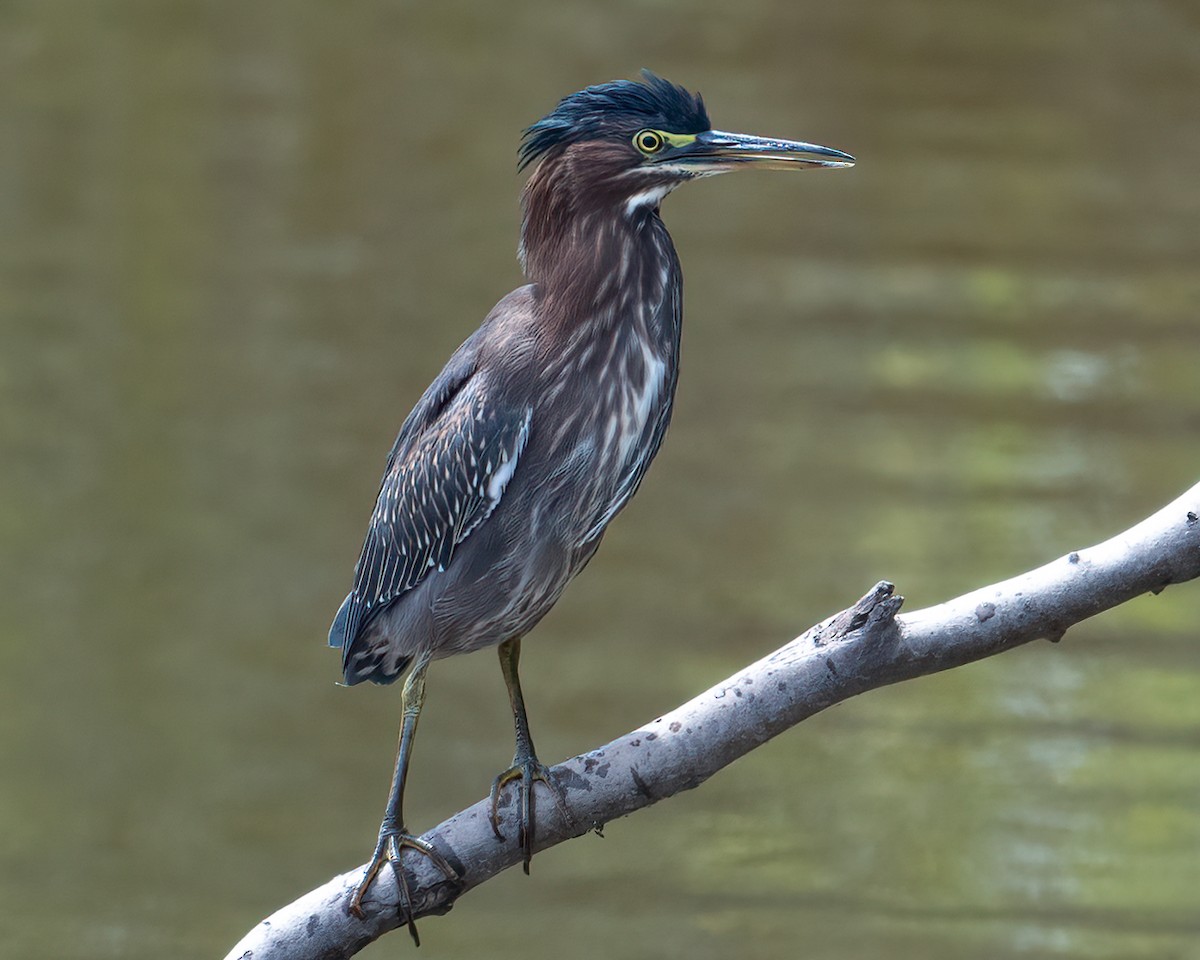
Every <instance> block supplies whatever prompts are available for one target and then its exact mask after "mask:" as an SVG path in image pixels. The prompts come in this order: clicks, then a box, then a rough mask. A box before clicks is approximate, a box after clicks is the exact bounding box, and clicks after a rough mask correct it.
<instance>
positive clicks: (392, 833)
mask: <svg viewBox="0 0 1200 960" xmlns="http://www.w3.org/2000/svg"><path fill="white" fill-rule="evenodd" d="M405 847H408V848H409V849H410V850H416V851H417V852H418V853H421V854H423V855H424V856H426V857H428V858H429V860H430V861H431V862H432V863H433V865H434V866H435V867H437V868H438V869H439V870H441V871H442V873H444V874H445V875H446V879H447V880H457V879H458V873H457V871H456V870H455V869H454V868H453V867H452V866H450V864H449V863H447V862H446V858H445V857H443V856H442V855H441V854H440V853H438V852H437V851H436V850H435V849H434V848H433V846H432V845H431V844H429V843H428V842H427V841H425V840H422V839H421V838H420V837H417V836H414V835H413V834H411V833H409V832H408V831H407V830H404V829H403V828H401V829H399V830H385V831H382V832H381V833H380V834H379V840H378V841H377V842H376V844H375V852H374V853H373V854H371V862H370V863H369V864H368V865H367V871H366V873H364V874H363V878H362V880H360V881H359V884H358V886H357V887H355V888H354V893H353V894H352V895H351V897H350V903H349V906H348V907H347V909H348V910H349V911H350V912H351V913H352V914H354V915H355V916H356V917H358V918H359V919H360V920H361V919H363V917H364V913H363V906H362V905H363V897H365V896H366V893H367V891H368V890H369V889H370V888H371V884H372V883H374V882H375V878H376V877H377V876H378V875H379V871H380V870H381V869H382V868H383V865H384V864H385V863H390V864H391V865H392V873H393V874H394V875H395V877H396V887H397V889H398V890H399V891H400V902H399V904H398V906H399V908H400V914H401V918H402V919H403V921H404V922H405V924H407V925H408V932H409V934H410V935H411V936H412V938H413V943H415V944H416V945H417V946H418V947H419V946H420V945H421V938H420V936H419V935H418V934H417V921H416V918H415V917H414V916H413V909H412V895H411V894H410V893H409V890H408V879H407V878H406V877H405V875H404V868H403V866H402V865H401V863H400V856H401V854H402V853H403V851H404V848H405Z"/></svg>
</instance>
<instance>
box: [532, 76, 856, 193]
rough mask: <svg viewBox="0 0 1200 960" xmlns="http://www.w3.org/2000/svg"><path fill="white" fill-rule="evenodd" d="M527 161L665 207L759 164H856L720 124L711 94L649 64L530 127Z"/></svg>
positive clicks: (568, 101) (593, 187) (579, 183)
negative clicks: (696, 182)
mask: <svg viewBox="0 0 1200 960" xmlns="http://www.w3.org/2000/svg"><path fill="white" fill-rule="evenodd" d="M519 157H520V166H521V167H522V168H524V167H526V166H528V165H530V164H537V165H538V167H539V168H545V167H554V166H563V167H569V168H570V170H571V179H572V180H573V181H575V183H576V187H577V188H578V189H580V190H584V189H586V190H588V191H589V192H591V193H592V194H593V195H599V196H603V197H604V198H605V199H607V200H608V201H609V202H610V203H617V204H623V205H624V206H625V207H626V209H627V210H628V211H630V212H632V211H633V210H635V209H637V208H639V207H651V208H653V207H657V206H658V204H659V202H660V201H661V200H662V198H663V197H664V196H666V194H667V193H669V192H670V191H671V190H673V189H674V188H675V187H677V186H678V185H679V184H681V183H684V182H686V181H688V180H693V179H696V178H697V177H708V176H712V175H713V174H717V173H727V172H729V171H731V170H743V169H749V168H753V167H759V168H765V169H772V170H802V169H806V168H821V167H850V166H853V165H854V158H853V157H852V156H850V155H849V154H848V153H843V152H842V151H840V150H834V149H832V148H830V147H822V146H819V145H817V144H815V143H801V142H799V141H795V140H775V139H769V138H766V137H755V136H748V135H746V134H741V133H725V132H723V131H720V130H714V129H712V124H711V123H710V122H709V119H708V111H707V110H705V108H704V101H703V100H702V99H701V98H700V96H699V95H698V94H693V93H690V92H688V91H687V90H685V89H683V87H679V86H676V85H675V84H673V83H671V82H670V81H668V80H664V79H663V78H661V77H657V76H655V75H654V74H653V73H651V72H650V71H648V70H643V71H642V81H641V82H640V83H638V82H636V81H632V80H615V81H613V82H611V83H602V84H598V85H596V86H592V87H588V88H587V89H585V90H580V91H579V92H578V93H573V94H571V95H570V96H567V97H564V98H563V99H562V100H561V101H560V102H559V104H558V106H557V107H556V108H555V109H554V110H553V111H552V112H551V113H550V114H549V115H547V116H546V117H544V118H542V119H541V120H539V121H538V122H537V123H535V124H533V125H532V126H530V127H529V128H528V129H526V130H525V135H524V138H523V140H522V142H521V149H520V154H519Z"/></svg>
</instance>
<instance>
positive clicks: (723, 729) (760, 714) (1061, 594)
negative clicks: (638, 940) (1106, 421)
mask: <svg viewBox="0 0 1200 960" xmlns="http://www.w3.org/2000/svg"><path fill="white" fill-rule="evenodd" d="M1196 577H1200V484H1197V485H1196V486H1194V487H1192V489H1190V490H1189V491H1187V493H1185V494H1184V495H1183V496H1181V497H1179V498H1178V499H1177V500H1175V501H1174V502H1172V503H1170V504H1168V505H1167V506H1166V507H1164V508H1163V509H1162V510H1160V511H1159V512H1157V513H1156V514H1154V515H1153V516H1151V517H1149V518H1148V519H1146V520H1144V521H1142V522H1141V523H1139V524H1138V525H1137V526H1135V527H1132V528H1131V529H1129V530H1126V531H1125V532H1124V533H1121V534H1118V535H1117V536H1115V537H1113V538H1112V539H1110V540H1106V541H1105V542H1104V543H1101V544H1098V545H1097V546H1094V547H1091V548H1089V549H1086V550H1079V551H1076V552H1073V553H1070V554H1068V555H1067V556H1065V557H1062V558H1060V559H1058V560H1055V561H1053V562H1052V563H1048V564H1046V565H1045V566H1044V567H1039V568H1038V569H1036V570H1032V571H1030V572H1028V573H1024V574H1022V575H1020V576H1018V577H1014V578H1012V579H1011V580H1006V581H1004V582H1003V583H998V584H995V585H993V586H989V587H984V588H982V589H980V590H976V591H974V592H972V593H968V594H966V595H964V596H961V597H958V598H957V599H955V600H951V601H949V602H947V603H943V604H940V605H938V606H936V607H929V608H928V609H925V610H918V611H917V612H915V613H909V614H905V615H903V616H897V613H898V611H899V609H900V604H901V602H902V598H900V597H898V596H895V595H894V594H893V589H892V585H891V584H889V583H880V584H878V585H877V586H876V587H875V588H874V589H873V590H871V592H870V593H868V594H867V595H866V596H865V597H863V598H862V599H861V600H859V601H858V603H856V604H855V605H854V606H853V607H851V608H850V609H848V610H844V611H842V612H841V613H839V614H837V615H836V616H833V617H831V618H829V619H828V620H826V621H824V622H823V623H820V624H818V625H817V626H815V627H813V628H812V629H810V630H808V631H807V632H806V633H804V634H803V635H802V636H800V637H797V638H796V639H795V640H793V641H792V642H791V643H788V644H787V645H785V646H783V647H781V648H780V649H779V650H776V651H775V652H774V653H772V654H770V655H769V656H767V657H765V658H764V659H762V660H760V661H758V662H757V663H755V664H752V665H751V666H749V667H747V668H746V669H744V670H742V671H741V672H739V673H737V674H735V675H734V676H732V677H730V678H729V679H727V680H724V681H722V682H721V683H719V684H718V685H717V686H715V687H713V688H712V689H710V690H707V691H706V692H704V693H702V694H700V696H698V697H696V698H695V699H693V700H691V701H689V702H688V703H685V704H684V705H683V706H681V707H679V708H677V709H675V710H673V711H672V712H671V713H668V714H666V715H664V716H662V717H659V718H658V719H657V720H654V721H653V722H651V723H648V724H646V725H645V726H643V727H641V728H639V729H637V730H634V731H633V732H632V733H629V734H627V735H625V736H623V737H620V738H618V739H616V740H614V741H612V742H611V743H609V744H606V745H605V746H603V747H600V748H599V749H597V750H593V751H591V752H590V753H586V754H583V755H581V756H578V757H574V758H573V759H571V760H567V761H566V762H564V763H561V764H559V765H558V766H557V767H555V768H554V770H553V775H554V778H555V780H556V781H557V782H558V783H559V784H561V785H562V786H563V787H564V789H565V792H566V796H567V802H568V806H569V808H570V812H571V814H572V816H573V817H574V819H575V824H567V823H564V822H563V821H562V819H561V817H560V816H559V814H558V812H557V811H556V810H555V806H554V804H552V803H549V802H544V803H543V804H542V805H541V806H540V807H539V814H538V836H537V849H545V848H546V847H550V846H553V845H554V844H557V843H561V842H562V841H563V840H567V839H569V838H571V837H574V836H579V835H581V834H583V833H586V832H587V831H588V830H589V829H591V828H592V827H595V826H598V825H601V824H603V823H606V822H607V821H610V820H613V819H616V818H617V817H622V816H625V815H626V814H628V813H632V812H633V811H634V810H638V809H640V808H642V807H646V806H649V805H650V804H652V803H655V802H656V801H658V800H662V799H665V798H666V797H670V796H673V795H674V794H676V793H679V792H680V791H681V790H687V789H690V788H692V787H695V786H698V785H699V784H701V783H703V782H704V781H705V780H707V779H708V778H709V777H710V776H712V775H713V774H714V773H716V772H717V771H718V770H720V769H721V768H722V767H725V766H727V765H728V764H730V763H732V762H733V761H734V760H736V759H737V758H738V757H740V756H742V755H744V754H746V753H748V752H749V751H751V750H753V749H754V748H755V747H757V746H758V745H759V744H761V743H763V742H765V741H767V740H769V739H771V738H772V737H774V736H775V735H776V734H778V733H781V732H782V731H784V730H786V729H788V728H789V727H792V726H794V725H795V724H797V723H799V722H800V721H801V720H804V719H805V718H807V717H810V716H812V715H813V714H814V713H817V712H819V711H821V710H824V709H825V708H826V707H829V706H832V705H833V704H835V703H839V702H841V701H843V700H846V699H848V698H849V697H853V696H855V695H856V694H859V693H862V692H864V691H866V690H871V689H874V688H875V687H881V686H885V685H887V684H891V683H896V682H897V681H900V680H907V679H910V678H912V677H919V676H924V675H925V674H930V673H936V672H938V671H940V670H947V669H949V668H951V667H957V666H961V665H962V664H964V663H970V662H971V661H974V660H980V659H983V658H984V657H990V656H992V655H993V654H997V653H1000V652H1001V651H1003V650H1008V649H1010V648H1012V647H1015V646H1019V645H1020V644H1023V643H1028V642H1029V641H1031V640H1037V639H1047V640H1054V641H1057V640H1059V639H1060V638H1061V637H1062V635H1063V633H1064V632H1065V631H1066V630H1067V628H1068V627H1070V626H1072V625H1073V624H1076V623H1079V622H1080V621H1081V620H1084V619H1086V618H1088V617H1091V616H1093V615H1095V614H1097V613H1099V612H1101V611H1102V610H1107V609H1109V608H1111V607H1115V606H1117V605H1118V604H1121V603H1124V602H1126V601H1127V600H1131V599H1133V598H1134V597H1137V596H1140V595H1141V594H1143V593H1147V592H1150V593H1158V592H1160V591H1161V590H1162V589H1164V588H1165V587H1167V586H1169V585H1170V584H1173V583H1182V582H1184V581H1187V580H1192V579H1194V578H1196ZM516 833H517V831H516V829H515V827H512V826H510V827H509V828H508V829H507V830H506V835H507V836H508V838H509V839H508V842H505V843H501V842H499V841H497V839H496V837H495V835H494V834H493V833H492V829H491V825H490V823H489V820H488V808H487V804H486V802H485V801H480V802H479V803H476V804H475V805H474V806H472V807H469V808H467V809H466V810H463V811H462V812H460V813H458V814H455V815H454V816H453V817H451V818H450V819H449V820H447V821H445V822H444V823H442V824H440V825H439V826H437V827H435V828H434V829H432V830H430V831H429V832H428V833H426V834H425V835H424V838H425V839H426V840H427V841H429V842H430V843H431V844H433V845H434V847H436V848H437V849H438V850H439V851H440V852H441V853H442V855H443V856H444V857H445V858H446V860H447V861H448V862H449V863H450V864H451V865H453V866H454V868H455V869H456V870H457V871H458V873H459V877H460V879H459V881H458V882H457V883H449V882H447V880H446V878H445V877H444V876H443V875H442V874H441V873H440V872H439V871H438V870H437V869H436V868H435V867H433V866H432V865H431V864H430V863H429V861H428V859H427V858H425V857H421V856H419V855H410V856H409V857H407V858H406V859H405V867H406V868H407V870H408V871H409V880H408V883H409V889H410V890H411V891H413V898H414V901H415V904H414V911H413V912H414V915H415V916H417V917H421V916H427V915H429V914H440V913H445V912H446V911H448V910H449V909H450V907H451V906H452V905H453V904H454V903H455V901H456V900H457V899H458V898H459V897H460V896H462V895H463V894H464V893H466V892H467V891H468V890H470V889H471V888H472V887H475V886H478V885H479V884H481V883H483V882H484V881H486V880H488V879H490V878H491V877H493V876H495V875H496V874H497V873H499V872H500V871H502V870H505V869H507V868H508V867H511V866H513V865H514V864H516V863H519V862H520V861H521V852H520V850H519V849H518V848H517V845H516V842H515V837H516ZM364 869H365V865H364V866H360V867H356V868H355V869H354V870H351V871H350V872H349V873H344V874H342V875H341V876H338V877H335V878H334V879H332V880H330V881H329V882H328V883H326V884H324V885H323V886H321V887H318V888H317V889H316V890H313V891H312V892H311V893H308V894H305V895H304V896H303V897H301V898H300V899H299V900H297V901H295V902H294V903H292V904H289V905H288V906H286V907H283V908H282V909H280V910H278V911H276V912H275V913H274V914H273V915H271V916H270V917H268V918H267V919H266V920H263V921H262V922H261V923H259V924H258V926H256V927H255V928H254V929H253V930H251V931H250V932H249V933H248V934H247V935H246V936H245V937H244V938H243V939H242V941H241V942H240V943H239V944H238V945H237V946H236V947H234V948H233V950H232V951H231V952H230V953H229V954H228V957H227V960H251V958H253V960H283V958H286V960H307V958H313V960H316V958H322V960H331V958H340V957H349V956H352V955H353V954H355V953H357V952H358V951H359V950H361V949H362V948H363V947H364V946H366V945H367V944H368V943H370V942H371V941H373V940H375V939H376V938H377V937H379V936H381V935H382V934H384V933H386V932H387V931H388V930H391V929H394V928H395V927H396V926H397V924H398V921H399V918H398V912H397V900H396V897H397V890H396V884H395V880H394V878H393V877H392V875H391V873H390V871H387V870H384V871H382V872H381V873H380V875H379V879H378V880H377V881H376V883H375V886H374V887H373V888H372V890H371V898H370V899H368V901H367V903H366V904H365V906H366V909H367V911H368V913H367V916H366V919H364V920H359V919H357V918H355V917H353V916H350V915H349V914H348V913H347V912H346V903H347V900H348V898H349V896H350V892H351V891H352V890H353V888H354V886H355V884H356V883H357V882H358V880H359V878H360V877H361V876H362V871H363V870H364Z"/></svg>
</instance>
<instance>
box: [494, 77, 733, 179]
mask: <svg viewBox="0 0 1200 960" xmlns="http://www.w3.org/2000/svg"><path fill="white" fill-rule="evenodd" d="M642 127H653V128H655V129H659V130H667V131H669V132H671V133H702V132H704V131H705V130H709V129H711V128H712V124H710V123H709V122H708V111H707V110H705V109H704V100H703V99H701V97H700V94H698V93H689V92H688V91H687V90H685V89H683V87H680V86H676V85H675V84H673V83H671V81H670V80H664V79H663V78H662V77H656V76H655V75H654V74H653V73H651V72H650V71H649V70H643V71H642V82H641V83H638V82H637V81H635V80H614V81H612V82H611V83H600V84H597V85H596V86H594V87H588V88H587V89H586V90H580V91H579V92H578V93H572V94H571V95H570V96H567V97H563V98H562V100H560V101H559V103H558V106H557V107H555V108H554V110H553V112H552V113H550V114H549V115H548V116H546V117H544V118H542V119H541V120H539V121H538V122H537V123H535V124H533V126H531V127H527V128H526V129H525V132H524V135H523V137H522V139H521V149H520V150H519V151H518V154H517V155H518V159H519V163H518V168H519V169H524V168H525V167H526V166H528V165H529V164H530V163H532V162H533V161H534V160H536V159H538V157H540V156H542V155H543V154H544V153H546V152H547V151H548V150H552V149H553V148H554V147H557V146H560V145H562V144H568V143H582V142H583V141H585V140H599V139H602V138H605V137H610V136H632V135H633V134H634V133H636V132H637V131H638V130H640V129H642Z"/></svg>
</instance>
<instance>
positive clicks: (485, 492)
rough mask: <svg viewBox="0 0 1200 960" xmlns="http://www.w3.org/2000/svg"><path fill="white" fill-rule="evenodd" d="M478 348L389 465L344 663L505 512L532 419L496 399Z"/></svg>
mask: <svg viewBox="0 0 1200 960" xmlns="http://www.w3.org/2000/svg"><path fill="white" fill-rule="evenodd" d="M470 344H471V341H468V342H467V343H466V344H464V345H463V347H462V348H460V350H459V353H456V354H455V357H454V358H452V359H451V361H450V363H449V364H448V365H447V367H446V369H445V370H443V372H442V375H441V376H439V377H438V379H437V380H435V381H434V383H433V384H432V385H431V386H430V387H429V389H428V390H427V391H426V392H425V395H424V396H423V397H422V398H421V400H420V402H419V403H418V404H417V406H416V408H415V409H414V410H413V412H412V413H411V414H409V417H408V419H407V420H405V422H404V426H403V427H401V429H400V435H399V436H398V437H397V439H396V443H395V445H394V446H393V448H392V452H391V455H390V456H389V457H388V466H387V470H386V472H385V473H384V477H383V482H382V484H381V486H380V489H379V496H378V498H377V499H376V502H375V510H374V512H373V513H372V515H371V522H370V526H369V527H368V528H367V536H366V540H365V542H364V543H363V549H362V554H361V555H360V557H359V560H358V564H357V566H356V567H355V570H354V589H353V590H352V591H351V592H350V595H349V596H348V597H347V598H346V601H345V603H343V605H342V609H341V610H340V611H339V612H338V616H337V618H336V619H335V621H334V624H333V627H332V628H331V630H330V632H329V644H330V646H335V647H337V646H340V647H342V650H343V657H345V656H346V655H348V652H349V650H350V647H351V645H352V643H353V641H354V639H355V638H356V637H357V636H358V635H359V633H360V632H361V630H362V628H363V627H364V626H366V625H367V624H368V623H369V622H370V621H371V619H372V618H373V617H375V616H377V615H378V614H379V613H380V612H381V611H382V610H383V609H384V608H385V607H387V605H388V604H390V603H391V602H393V601H394V600H396V598H398V597H399V596H401V595H402V594H403V593H405V592H406V591H408V590H411V589H412V588H413V587H415V586H417V585H418V584H419V583H421V581H423V580H424V579H425V578H426V577H427V576H429V575H430V574H431V573H433V572H434V571H439V572H440V571H444V570H445V569H446V567H447V566H449V564H450V562H451V560H452V558H453V556H454V551H455V549H456V548H457V547H458V545H459V544H461V543H462V542H463V541H464V540H465V539H466V538H467V537H468V536H469V535H470V533H471V531H472V530H474V529H475V528H476V527H478V526H479V524H481V523H483V521H484V520H486V519H487V518H488V516H489V515H490V514H491V512H492V511H493V510H495V508H496V505H497V504H498V503H499V502H500V498H501V496H503V494H504V490H505V487H506V486H507V485H508V482H509V480H511V479H512V475H513V472H514V471H515V470H516V466H517V460H518V458H519V457H520V455H521V451H522V450H523V449H524V447H525V441H526V439H527V438H528V436H529V427H530V422H531V420H532V415H533V414H532V409H531V408H529V407H527V406H522V407H516V406H511V405H506V404H503V403H500V402H498V401H496V400H495V399H493V398H492V397H491V396H489V384H488V380H487V378H486V376H485V375H483V374H481V373H479V372H478V371H477V370H476V369H475V363H474V357H473V355H471V354H472V351H469V350H468V349H467V348H468V347H469V346H470ZM459 354H464V356H462V357H460V356H459Z"/></svg>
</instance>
